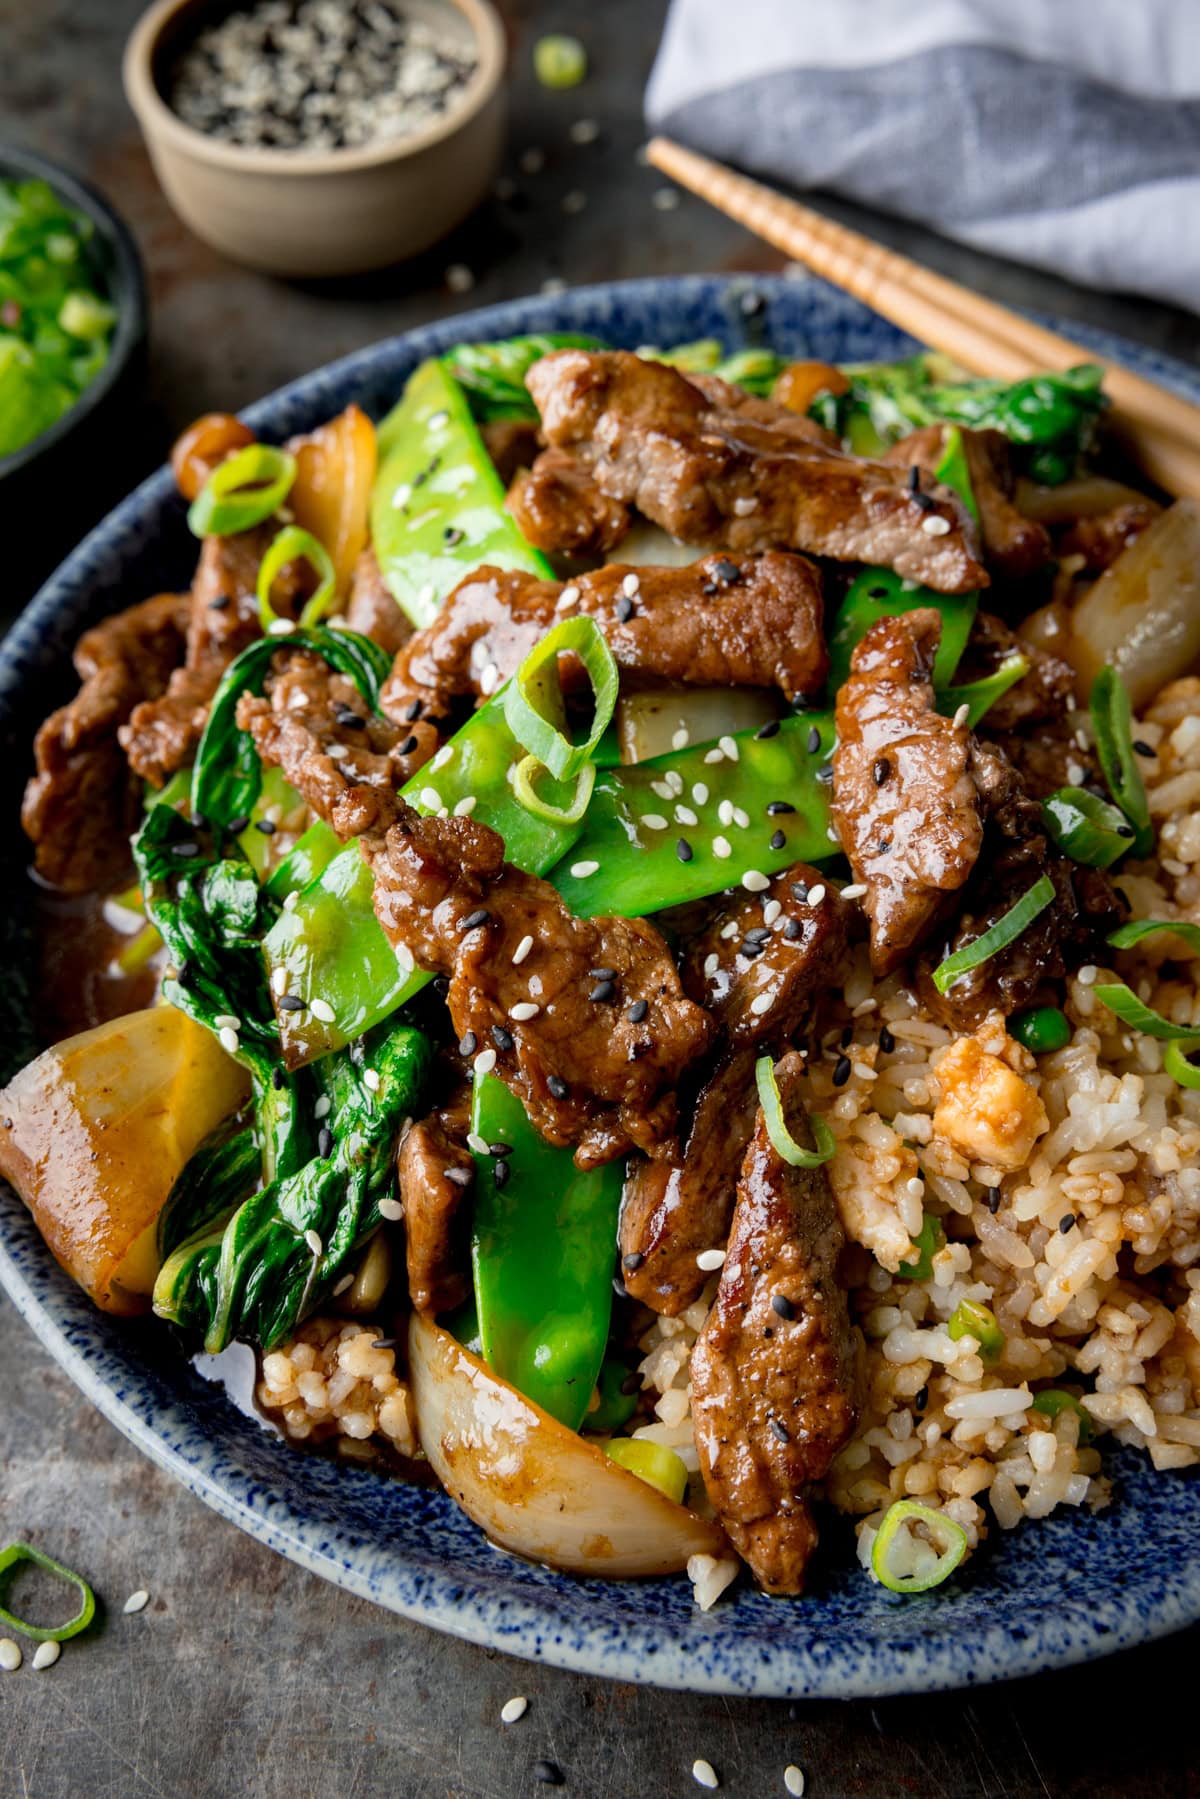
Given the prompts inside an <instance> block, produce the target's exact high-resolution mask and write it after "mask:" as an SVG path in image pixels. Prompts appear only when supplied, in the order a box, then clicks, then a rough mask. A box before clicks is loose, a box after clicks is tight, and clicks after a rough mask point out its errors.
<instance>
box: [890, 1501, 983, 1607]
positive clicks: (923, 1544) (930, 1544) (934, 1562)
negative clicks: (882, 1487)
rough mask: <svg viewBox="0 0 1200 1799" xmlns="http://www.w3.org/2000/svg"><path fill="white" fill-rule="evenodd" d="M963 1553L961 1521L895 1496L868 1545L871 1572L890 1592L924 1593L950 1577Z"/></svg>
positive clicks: (964, 1535)
mask: <svg viewBox="0 0 1200 1799" xmlns="http://www.w3.org/2000/svg"><path fill="white" fill-rule="evenodd" d="M966 1553H967V1533H966V1531H965V1530H964V1529H963V1527H962V1525H961V1524H956V1523H955V1522H954V1520H953V1518H947V1516H946V1514H945V1512H939V1511H935V1510H934V1508H933V1507H932V1506H929V1505H919V1504H918V1503H917V1501H916V1500H915V1499H897V1500H896V1501H895V1502H894V1504H892V1505H890V1506H889V1507H888V1509H887V1511H886V1512H885V1513H884V1515H883V1522H882V1523H881V1524H880V1526H879V1530H878V1532H877V1533H876V1536H875V1541H874V1543H873V1544H872V1545H871V1572H872V1574H874V1576H875V1578H876V1580H877V1581H878V1582H879V1583H880V1585H881V1586H884V1587H887V1589H888V1591H889V1592H891V1593H927V1592H928V1591H929V1590H930V1588H931V1587H940V1586H941V1584H942V1582H943V1581H944V1580H949V1578H950V1576H951V1575H952V1574H953V1572H954V1570H955V1569H956V1568H957V1567H958V1564H959V1563H960V1562H961V1561H962V1559H963V1556H964V1555H965V1554H966Z"/></svg>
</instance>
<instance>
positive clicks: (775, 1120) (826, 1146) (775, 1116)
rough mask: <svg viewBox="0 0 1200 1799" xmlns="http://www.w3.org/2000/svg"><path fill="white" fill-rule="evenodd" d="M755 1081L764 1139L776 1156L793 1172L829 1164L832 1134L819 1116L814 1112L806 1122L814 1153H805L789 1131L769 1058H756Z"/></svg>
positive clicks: (832, 1141) (773, 1067)
mask: <svg viewBox="0 0 1200 1799" xmlns="http://www.w3.org/2000/svg"><path fill="white" fill-rule="evenodd" d="M754 1079H755V1083H756V1085H757V1087H758V1103H759V1105H760V1106H761V1107H762V1111H763V1122H764V1123H765V1124H766V1127H767V1136H768V1137H769V1138H770V1139H771V1145H772V1147H773V1149H774V1150H775V1153H776V1155H778V1156H782V1158H783V1160H784V1161H785V1162H787V1163H788V1164H789V1165H790V1166H791V1167H792V1168H820V1167H821V1166H822V1164H823V1163H825V1162H828V1161H830V1160H832V1157H833V1152H834V1149H835V1148H836V1144H835V1143H834V1137H833V1132H832V1131H831V1130H830V1128H829V1126H828V1125H827V1124H826V1122H825V1120H824V1119H823V1118H822V1117H821V1115H820V1113H819V1112H814V1113H813V1115H812V1117H811V1118H810V1119H809V1125H810V1126H811V1128H812V1134H813V1137H814V1139H815V1141H816V1145H817V1147H816V1149H804V1148H803V1147H802V1146H801V1145H800V1144H799V1143H797V1142H796V1139H795V1138H794V1137H793V1136H792V1133H791V1132H790V1131H789V1130H788V1127H787V1124H786V1122H785V1120H784V1116H783V1100H782V1099H781V1097H780V1093H779V1082H778V1081H777V1080H776V1079H775V1064H774V1062H773V1061H772V1060H771V1058H770V1056H760V1057H759V1058H758V1061H757V1062H756V1063H755V1064H754Z"/></svg>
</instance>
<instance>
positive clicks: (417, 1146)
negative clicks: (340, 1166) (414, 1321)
mask: <svg viewBox="0 0 1200 1799" xmlns="http://www.w3.org/2000/svg"><path fill="white" fill-rule="evenodd" d="M469 1103H470V1102H469V1095H468V1094H467V1092H466V1089H465V1088H464V1089H462V1090H461V1091H460V1092H459V1093H458V1094H456V1095H455V1096H454V1098H453V1099H452V1100H451V1102H450V1104H449V1105H448V1106H444V1107H443V1108H442V1109H441V1110H440V1111H437V1112H431V1113H430V1114H429V1116H428V1118H422V1119H420V1120H419V1121H418V1123H416V1124H414V1125H413V1126H412V1128H411V1129H410V1130H409V1131H408V1132H407V1133H406V1134H405V1136H404V1139H403V1141H402V1143H401V1145H400V1153H399V1155H398V1157H397V1161H396V1171H397V1175H398V1178H399V1182H400V1200H401V1203H402V1204H403V1206H404V1234H405V1246H406V1252H407V1257H408V1291H409V1295H410V1297H411V1299H412V1303H413V1305H414V1307H415V1308H416V1310H417V1311H418V1312H433V1313H435V1314H436V1313H438V1312H450V1311H453V1309H454V1308H455V1306H459V1305H461V1304H462V1303H463V1301H464V1300H465V1299H466V1298H467V1296H468V1293H469V1292H470V1278H469V1276H468V1273H467V1248H466V1244H465V1242H464V1241H463V1238H464V1232H463V1230H462V1229H461V1224H462V1202H463V1200H464V1198H465V1197H466V1195H467V1193H468V1192H469V1190H470V1186H471V1182H472V1181H473V1179H474V1177H475V1165H474V1163H473V1162H472V1160H471V1152H470V1150H469V1149H468V1148H467V1146H466V1136H467V1131H468V1128H469V1116H468V1114H469Z"/></svg>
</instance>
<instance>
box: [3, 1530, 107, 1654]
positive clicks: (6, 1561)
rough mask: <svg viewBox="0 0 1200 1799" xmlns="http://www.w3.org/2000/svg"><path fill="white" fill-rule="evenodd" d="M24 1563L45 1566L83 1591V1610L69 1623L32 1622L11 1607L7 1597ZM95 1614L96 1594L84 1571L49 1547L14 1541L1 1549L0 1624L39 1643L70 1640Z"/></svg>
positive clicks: (77, 1589)
mask: <svg viewBox="0 0 1200 1799" xmlns="http://www.w3.org/2000/svg"><path fill="white" fill-rule="evenodd" d="M22 1565H30V1566H33V1567H35V1568H41V1569H42V1571H43V1573H45V1574H53V1575H56V1576H57V1577H58V1579H59V1580H63V1581H66V1583H67V1584H68V1586H72V1587H74V1588H75V1590H76V1592H77V1593H78V1594H79V1610H78V1611H77V1612H76V1613H75V1615H74V1617H73V1618H68V1619H67V1621H66V1623H65V1624H53V1625H44V1624H30V1623H29V1622H28V1621H27V1620H26V1619H24V1618H18V1617H17V1615H16V1613H15V1612H11V1611H9V1610H8V1608H7V1606H6V1605H5V1604H4V1603H3V1600H4V1599H5V1598H7V1594H8V1587H9V1584H10V1582H11V1580H12V1577H13V1575H14V1574H15V1572H16V1570H17V1569H18V1568H20V1567H21V1566H22ZM95 1616H96V1595H95V1594H94V1593H93V1591H92V1589H91V1587H89V1585H88V1583H87V1581H86V1580H84V1578H83V1576H82V1574H76V1572H75V1570H74V1569H73V1568H66V1567H64V1566H63V1564H62V1563H61V1562H56V1561H55V1560H54V1557H53V1556H49V1555H47V1554H46V1552H45V1550H43V1549H35V1548H34V1547H33V1546H32V1544H30V1543H10V1544H9V1545H8V1547H7V1548H5V1549H0V1624H7V1625H9V1626H10V1627H11V1628H12V1629H13V1630H19V1631H20V1632H21V1633H22V1635H23V1636H27V1637H32V1638H33V1639H34V1641H35V1642H38V1643H67V1642H69V1641H70V1639H71V1638H72V1637H77V1636H79V1634H80V1632H81V1631H85V1630H86V1629H87V1627H88V1625H89V1624H90V1623H91V1622H92V1619H93V1618H94V1617H95Z"/></svg>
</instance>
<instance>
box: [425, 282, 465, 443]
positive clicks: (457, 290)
mask: <svg viewBox="0 0 1200 1799" xmlns="http://www.w3.org/2000/svg"><path fill="white" fill-rule="evenodd" d="M474 285H475V277H474V275H473V274H472V272H471V270H470V269H469V268H468V267H467V265H466V263H465V262H452V263H451V264H450V267H449V268H448V269H447V270H446V286H447V287H448V288H449V289H450V292H451V293H452V294H469V293H470V291H471V289H472V288H473V287H474ZM431 422H432V421H431Z"/></svg>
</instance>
